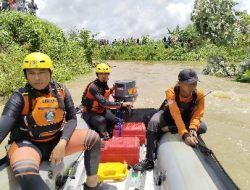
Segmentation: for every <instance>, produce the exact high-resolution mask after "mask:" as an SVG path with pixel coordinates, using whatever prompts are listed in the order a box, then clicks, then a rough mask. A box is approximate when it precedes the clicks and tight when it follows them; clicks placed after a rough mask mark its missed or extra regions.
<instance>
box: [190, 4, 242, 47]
mask: <svg viewBox="0 0 250 190" xmlns="http://www.w3.org/2000/svg"><path fill="white" fill-rule="evenodd" d="M235 5H236V3H235V2H234V0H195V3H194V9H193V12H192V14H191V20H192V21H193V22H194V25H195V27H196V29H197V31H198V32H199V33H200V34H201V35H202V36H203V37H206V38H208V39H210V40H211V41H212V42H213V43H215V44H221V45H226V44H227V43H230V42H232V41H233V40H234V37H235V32H236V28H237V22H236V20H237V19H236V15H235V10H234V6H235Z"/></svg>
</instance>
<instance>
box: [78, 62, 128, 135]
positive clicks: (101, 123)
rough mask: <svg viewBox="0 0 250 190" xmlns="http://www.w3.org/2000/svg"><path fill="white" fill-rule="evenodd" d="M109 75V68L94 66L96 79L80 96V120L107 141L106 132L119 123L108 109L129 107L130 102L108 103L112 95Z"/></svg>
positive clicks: (100, 65) (104, 64) (101, 65)
mask: <svg viewBox="0 0 250 190" xmlns="http://www.w3.org/2000/svg"><path fill="white" fill-rule="evenodd" d="M109 74H110V66H109V65H107V64H106V63H99V64H98V65H97V66H96V76H97V79H96V80H94V81H93V82H91V83H89V84H88V85H87V87H86V88H85V91H84V92H83V96H82V106H83V109H82V118H83V119H84V120H85V121H86V122H87V123H88V125H89V126H90V128H92V129H94V130H95V131H97V132H98V133H99V135H100V136H101V137H103V138H104V139H105V140H106V139H109V133H108V132H109V131H111V130H112V129H110V128H109V127H110V126H113V125H114V124H117V123H118V122H119V119H118V118H117V117H116V116H115V115H114V114H113V113H112V112H111V111H110V108H114V109H120V108H121V107H129V106H131V103H130V102H123V103H120V102H112V101H109V97H110V95H111V94H112V89H110V88H109V86H108V84H107V82H108V79H109Z"/></svg>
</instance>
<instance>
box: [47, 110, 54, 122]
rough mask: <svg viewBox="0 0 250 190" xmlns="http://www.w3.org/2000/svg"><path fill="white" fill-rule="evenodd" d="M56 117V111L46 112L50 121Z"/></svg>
mask: <svg viewBox="0 0 250 190" xmlns="http://www.w3.org/2000/svg"><path fill="white" fill-rule="evenodd" d="M54 118H55V112H53V111H48V112H46V113H45V119H46V120H47V121H48V122H51V121H53V120H54Z"/></svg>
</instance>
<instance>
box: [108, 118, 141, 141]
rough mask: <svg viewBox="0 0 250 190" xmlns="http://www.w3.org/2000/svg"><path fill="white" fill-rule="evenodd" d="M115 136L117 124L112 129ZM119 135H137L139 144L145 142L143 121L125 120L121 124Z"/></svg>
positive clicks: (116, 134)
mask: <svg viewBox="0 0 250 190" xmlns="http://www.w3.org/2000/svg"><path fill="white" fill-rule="evenodd" d="M113 135H114V136H115V137H118V136H119V132H118V126H117V125H115V128H114V130H113ZM121 137H138V138H139V139H140V144H145V139H146V127H145V124H144V123H143V122H127V123H123V124H122V132H121Z"/></svg>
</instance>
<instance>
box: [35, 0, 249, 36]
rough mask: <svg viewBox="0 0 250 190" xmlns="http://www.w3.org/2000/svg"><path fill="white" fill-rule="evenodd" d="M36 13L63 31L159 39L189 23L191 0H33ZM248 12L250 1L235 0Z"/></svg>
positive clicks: (240, 7)
mask: <svg viewBox="0 0 250 190" xmlns="http://www.w3.org/2000/svg"><path fill="white" fill-rule="evenodd" d="M35 2H36V3H37V5H38V8H39V10H38V12H37V15H38V17H40V18H43V19H46V20H49V21H51V22H53V23H55V24H57V25H59V26H60V27H61V28H63V29H64V30H67V29H72V28H78V29H82V28H84V29H87V30H90V31H92V32H93V33H99V35H98V38H107V39H114V38H127V37H134V38H137V37H140V36H143V35H150V36H151V37H153V38H155V39H160V38H162V37H163V36H166V35H167V28H169V29H173V28H175V27H176V25H177V24H179V26H181V27H185V26H186V25H187V24H188V23H190V14H191V12H192V9H193V3H194V0H53V1H52V0H35ZM236 2H238V3H239V5H238V8H239V9H241V10H247V11H248V13H249V14H250V0H237V1H236Z"/></svg>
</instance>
